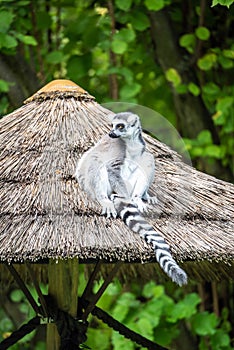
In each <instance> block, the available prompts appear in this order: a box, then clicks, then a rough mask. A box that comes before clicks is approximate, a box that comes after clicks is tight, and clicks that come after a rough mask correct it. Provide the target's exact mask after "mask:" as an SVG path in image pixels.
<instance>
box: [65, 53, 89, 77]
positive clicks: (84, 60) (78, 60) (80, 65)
mask: <svg viewBox="0 0 234 350" xmlns="http://www.w3.org/2000/svg"><path fill="white" fill-rule="evenodd" d="M91 67H92V55H91V53H87V54H85V55H83V56H76V55H75V56H71V57H70V58H69V60H68V62H67V74H68V76H69V78H70V79H78V78H82V77H85V76H87V75H88V71H89V69H90V68H91Z"/></svg>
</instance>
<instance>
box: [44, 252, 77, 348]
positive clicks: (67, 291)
mask: <svg viewBox="0 0 234 350" xmlns="http://www.w3.org/2000/svg"><path fill="white" fill-rule="evenodd" d="M78 267H79V264H78V259H76V258H75V259H68V260H61V259H59V260H57V261H55V260H50V262H49V266H48V280H49V290H48V293H49V295H51V296H52V297H53V298H54V299H55V300H56V302H57V305H58V307H59V308H60V309H61V310H63V311H66V312H68V313H69V314H70V315H71V316H73V317H76V314H77V304H78V276H79V274H78ZM59 347H60V336H59V334H58V331H57V328H56V325H55V324H53V323H49V324H48V325H47V347H46V348H47V349H49V350H59Z"/></svg>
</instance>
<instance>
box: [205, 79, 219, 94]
mask: <svg viewBox="0 0 234 350" xmlns="http://www.w3.org/2000/svg"><path fill="white" fill-rule="evenodd" d="M202 92H204V93H205V94H207V95H211V96H218V95H219V94H220V87H219V86H218V85H217V84H215V83H213V82H210V83H207V84H206V85H204V86H203V87H202Z"/></svg>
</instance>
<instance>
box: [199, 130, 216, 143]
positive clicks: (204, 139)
mask: <svg viewBox="0 0 234 350" xmlns="http://www.w3.org/2000/svg"><path fill="white" fill-rule="evenodd" d="M212 142H213V141H212V136H211V132H210V130H202V131H201V132H200V133H199V134H198V136H197V139H196V143H197V144H198V145H199V146H206V145H210V144H212Z"/></svg>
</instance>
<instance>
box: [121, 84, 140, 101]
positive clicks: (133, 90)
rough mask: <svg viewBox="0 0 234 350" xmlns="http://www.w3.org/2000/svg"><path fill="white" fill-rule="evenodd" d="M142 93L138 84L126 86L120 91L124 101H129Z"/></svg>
mask: <svg viewBox="0 0 234 350" xmlns="http://www.w3.org/2000/svg"><path fill="white" fill-rule="evenodd" d="M140 91H141V85H140V84H138V83H131V84H128V85H124V86H123V87H122V88H121V90H120V97H121V98H122V99H129V98H131V97H134V96H136V95H137V94H138V93H139V92H140Z"/></svg>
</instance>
